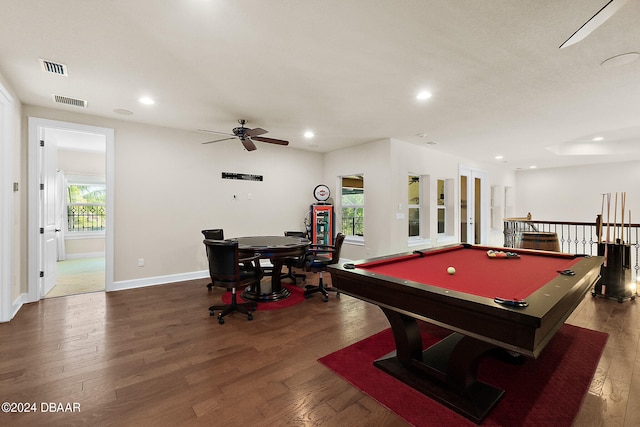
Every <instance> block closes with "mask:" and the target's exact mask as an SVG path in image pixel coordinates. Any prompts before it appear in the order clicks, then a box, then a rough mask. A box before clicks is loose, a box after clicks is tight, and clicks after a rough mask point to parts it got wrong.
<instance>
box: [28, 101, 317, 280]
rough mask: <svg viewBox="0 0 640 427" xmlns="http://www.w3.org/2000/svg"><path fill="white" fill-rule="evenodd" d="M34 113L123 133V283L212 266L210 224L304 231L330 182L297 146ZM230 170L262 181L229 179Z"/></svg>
mask: <svg viewBox="0 0 640 427" xmlns="http://www.w3.org/2000/svg"><path fill="white" fill-rule="evenodd" d="M30 116H32V117H38V118H44V119H50V120H59V121H66V122H73V123H80V124H85V125H92V126H100V127H107V128H113V129H114V130H115V132H114V133H115V200H114V204H115V218H114V221H115V239H114V254H115V255H114V256H115V259H114V264H115V272H114V280H115V281H116V282H119V281H127V280H134V279H140V278H150V277H158V276H165V275H171V274H181V273H191V272H196V271H202V270H205V269H206V260H205V255H204V246H203V245H202V235H201V234H200V230H201V229H203V228H214V227H215V228H223V229H224V230H225V235H226V236H240V235H252V234H273V235H281V234H282V233H283V232H284V230H297V229H299V230H301V229H302V227H303V218H304V215H305V213H306V211H307V209H308V206H309V204H310V203H311V202H312V201H313V188H314V187H315V186H316V185H317V184H318V183H319V182H321V181H322V162H323V156H322V155H321V154H317V153H312V152H307V151H301V150H296V149H293V148H291V147H279V146H278V147H276V146H271V145H268V144H260V146H259V148H258V150H257V151H253V152H246V151H244V150H243V149H242V146H241V144H240V143H238V142H237V141H226V142H222V143H219V144H209V145H202V144H201V142H203V141H204V140H206V139H207V136H206V135H203V134H201V133H199V132H188V131H182V130H175V129H168V128H161V127H156V126H148V125H144V124H137V123H130V122H126V121H122V120H115V119H110V118H102V117H95V116H88V115H83V114H76V113H72V112H67V111H60V110H52V109H46V108H41V107H34V106H25V108H24V113H23V123H24V122H26V121H27V118H28V117H30ZM22 143H23V144H24V145H25V146H26V144H27V136H26V132H25V134H24V136H23V138H22ZM26 164H27V163H26V156H25V159H24V162H23V167H24V168H26ZM222 172H240V173H249V174H256V175H263V179H264V180H263V181H262V182H253V181H237V180H226V179H225V180H223V179H222V178H221V173H222ZM234 194H235V195H236V198H235V199H234V198H233V195H234ZM22 239H23V241H24V242H26V232H25V233H23V236H22ZM140 258H144V259H145V266H144V267H138V259H140ZM22 291H23V292H25V291H26V280H24V281H23V286H22Z"/></svg>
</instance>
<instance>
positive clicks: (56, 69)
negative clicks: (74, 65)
mask: <svg viewBox="0 0 640 427" xmlns="http://www.w3.org/2000/svg"><path fill="white" fill-rule="evenodd" d="M40 66H41V67H42V70H43V71H45V72H47V73H52V74H57V75H59V76H68V74H67V66H66V65H64V64H60V63H58V62H53V61H47V60H46V59H40Z"/></svg>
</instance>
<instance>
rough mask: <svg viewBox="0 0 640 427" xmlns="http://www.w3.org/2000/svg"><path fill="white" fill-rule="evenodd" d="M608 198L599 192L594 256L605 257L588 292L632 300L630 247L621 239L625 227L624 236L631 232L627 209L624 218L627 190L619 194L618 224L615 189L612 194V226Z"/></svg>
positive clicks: (606, 194)
mask: <svg viewBox="0 0 640 427" xmlns="http://www.w3.org/2000/svg"><path fill="white" fill-rule="evenodd" d="M611 200H612V194H611V193H605V194H603V195H602V206H601V210H600V215H598V217H597V219H596V235H597V237H598V256H603V257H604V259H605V260H604V264H602V267H601V268H600V280H599V281H598V282H597V283H596V285H595V286H594V289H593V292H592V293H591V295H592V296H594V297H595V296H601V297H605V298H611V299H616V300H618V302H623V301H625V300H634V299H635V297H636V293H635V291H632V289H631V288H630V283H631V246H630V245H629V243H628V242H625V228H626V229H627V230H626V232H627V236H629V233H630V231H631V211H629V216H628V217H627V218H625V208H626V201H627V193H626V192H622V193H620V200H619V202H620V203H619V204H620V214H621V219H620V223H618V193H617V192H616V193H615V196H614V197H613V227H612V226H611V225H612V223H611ZM605 206H606V210H605ZM605 213H606V215H607V218H606V223H605V221H604V215H605ZM625 221H628V222H625Z"/></svg>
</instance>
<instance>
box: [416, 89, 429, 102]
mask: <svg viewBox="0 0 640 427" xmlns="http://www.w3.org/2000/svg"><path fill="white" fill-rule="evenodd" d="M416 98H417V99H418V100H419V101H424V100H425V99H429V98H431V92H428V91H426V90H423V91H422V92H418V94H417V95H416Z"/></svg>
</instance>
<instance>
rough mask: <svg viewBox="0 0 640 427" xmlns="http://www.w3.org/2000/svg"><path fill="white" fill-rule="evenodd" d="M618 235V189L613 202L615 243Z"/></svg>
mask: <svg viewBox="0 0 640 427" xmlns="http://www.w3.org/2000/svg"><path fill="white" fill-rule="evenodd" d="M617 237H618V192H617V191H616V197H615V199H614V202H613V243H615V242H616V238H617Z"/></svg>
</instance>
